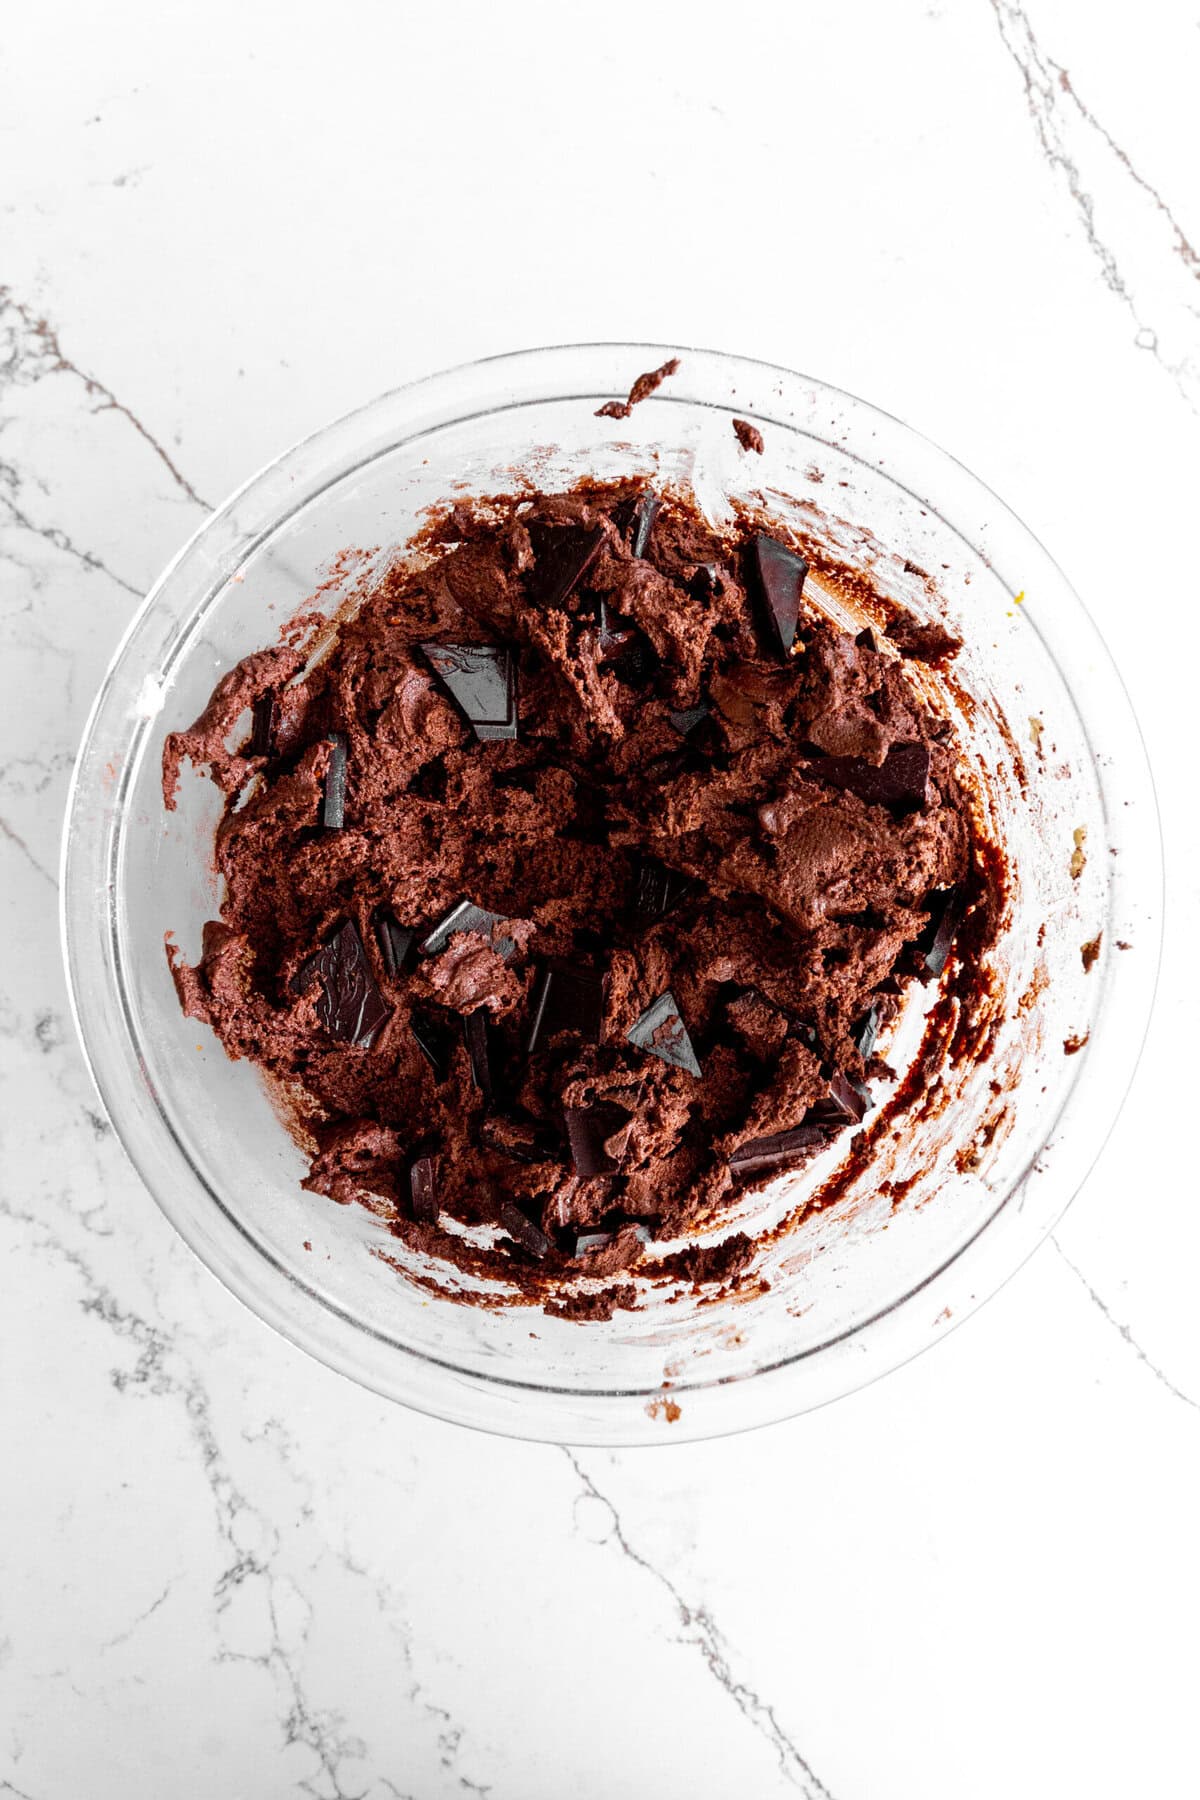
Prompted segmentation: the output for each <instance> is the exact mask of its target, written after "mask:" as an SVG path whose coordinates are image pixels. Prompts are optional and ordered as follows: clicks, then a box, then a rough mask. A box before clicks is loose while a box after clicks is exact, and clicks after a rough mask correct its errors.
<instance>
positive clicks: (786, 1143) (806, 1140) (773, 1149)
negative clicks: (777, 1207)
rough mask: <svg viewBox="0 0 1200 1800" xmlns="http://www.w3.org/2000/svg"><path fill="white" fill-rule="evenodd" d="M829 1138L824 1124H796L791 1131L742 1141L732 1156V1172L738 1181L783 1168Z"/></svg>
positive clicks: (730, 1162) (730, 1169) (730, 1164)
mask: <svg viewBox="0 0 1200 1800" xmlns="http://www.w3.org/2000/svg"><path fill="white" fill-rule="evenodd" d="M829 1141H830V1139H829V1132H828V1131H827V1130H825V1129H824V1128H823V1127H822V1126H820V1125H796V1126H794V1127H793V1129H792V1130H791V1131H776V1132H772V1133H771V1134H770V1136H768V1137H759V1138H749V1139H748V1140H747V1142H746V1143H744V1144H739V1145H738V1147H737V1149H736V1150H735V1151H734V1153H733V1155H732V1156H731V1157H730V1159H729V1171H730V1174H731V1175H733V1176H734V1178H735V1179H736V1180H741V1181H745V1180H747V1179H748V1178H749V1177H750V1176H752V1175H764V1174H766V1173H767V1172H768V1170H771V1169H782V1168H784V1167H786V1165H787V1164H788V1163H790V1162H794V1161H795V1159H796V1158H797V1157H798V1156H802V1155H804V1154H805V1153H806V1152H807V1151H809V1150H815V1149H817V1148H818V1147H819V1146H821V1145H822V1144H827V1143H828V1142H829Z"/></svg>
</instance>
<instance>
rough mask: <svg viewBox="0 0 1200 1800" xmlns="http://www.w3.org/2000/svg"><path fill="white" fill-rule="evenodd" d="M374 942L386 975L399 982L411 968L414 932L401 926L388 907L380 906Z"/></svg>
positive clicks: (415, 935)
mask: <svg viewBox="0 0 1200 1800" xmlns="http://www.w3.org/2000/svg"><path fill="white" fill-rule="evenodd" d="M375 942H376V943H377V944H378V945H379V954H380V956H382V958H383V966H384V968H385V969H386V971H387V973H388V974H389V975H390V977H391V979H392V980H393V981H399V979H400V977H401V976H402V975H406V974H407V973H408V971H409V969H410V967H411V966H412V962H413V953H414V951H415V950H416V947H417V934H416V932H415V931H412V930H410V929H409V927H408V926H407V925H401V923H400V921H399V920H398V919H397V917H396V915H395V913H394V912H392V911H391V910H390V909H389V908H388V907H386V906H381V907H380V909H379V911H378V912H377V913H376V915H375Z"/></svg>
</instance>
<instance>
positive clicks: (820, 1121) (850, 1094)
mask: <svg viewBox="0 0 1200 1800" xmlns="http://www.w3.org/2000/svg"><path fill="white" fill-rule="evenodd" d="M870 1104H871V1095H870V1093H869V1091H868V1090H867V1089H866V1088H864V1087H860V1085H859V1084H858V1082H856V1081H851V1080H850V1079H849V1077H848V1076H846V1075H843V1074H842V1073H841V1072H840V1071H838V1072H837V1073H836V1074H834V1075H833V1077H832V1078H831V1080H830V1083H829V1092H828V1094H827V1095H826V1096H825V1097H824V1099H822V1100H818V1101H816V1103H815V1104H814V1105H812V1106H810V1107H809V1109H808V1111H807V1112H806V1113H805V1115H804V1118H803V1120H802V1121H801V1123H802V1124H804V1125H819V1126H826V1127H830V1128H832V1129H833V1130H835V1131H840V1130H841V1129H842V1128H843V1127H844V1126H846V1125H857V1124H858V1123H859V1121H860V1120H861V1119H862V1118H863V1116H864V1114H865V1113H866V1111H867V1108H868V1107H869V1106H870Z"/></svg>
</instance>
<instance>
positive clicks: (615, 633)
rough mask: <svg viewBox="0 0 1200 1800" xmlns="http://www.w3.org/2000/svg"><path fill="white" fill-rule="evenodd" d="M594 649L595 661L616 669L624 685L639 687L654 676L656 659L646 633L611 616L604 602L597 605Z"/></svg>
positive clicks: (627, 621) (620, 618) (614, 613)
mask: <svg viewBox="0 0 1200 1800" xmlns="http://www.w3.org/2000/svg"><path fill="white" fill-rule="evenodd" d="M597 647H598V649H599V651H600V655H599V658H598V660H599V661H600V662H601V663H605V664H608V665H610V666H611V667H612V668H613V669H615V670H616V672H617V674H618V675H619V676H620V677H621V678H622V680H624V681H628V682H632V683H633V684H635V685H637V686H640V685H641V684H642V683H643V682H645V681H648V680H649V679H650V676H651V675H652V674H653V673H654V667H655V661H656V658H655V655H654V651H653V650H652V649H651V647H650V640H649V639H648V638H647V636H646V634H645V632H644V631H641V630H639V628H638V627H637V626H636V625H632V624H630V622H629V620H628V619H623V618H622V617H621V615H620V613H616V612H614V611H613V610H612V608H611V607H610V606H609V604H608V601H607V600H601V602H600V630H599V632H598V633H597Z"/></svg>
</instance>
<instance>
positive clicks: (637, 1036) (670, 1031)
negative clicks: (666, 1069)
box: [626, 988, 700, 1075]
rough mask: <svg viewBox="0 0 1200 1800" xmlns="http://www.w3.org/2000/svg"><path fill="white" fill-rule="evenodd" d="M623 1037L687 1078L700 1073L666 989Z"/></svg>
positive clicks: (678, 1013) (685, 1029) (669, 992)
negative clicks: (682, 1072) (684, 1072)
mask: <svg viewBox="0 0 1200 1800" xmlns="http://www.w3.org/2000/svg"><path fill="white" fill-rule="evenodd" d="M626 1036H627V1037H628V1039H629V1042H630V1043H631V1044H635V1045H636V1046H637V1048H638V1049H639V1050H648V1051H649V1052H650V1055H651V1056H657V1057H658V1058H659V1060H660V1061H662V1062H665V1063H670V1064H671V1066H672V1068H676V1069H686V1070H687V1072H688V1074H689V1075H699V1074H700V1064H699V1062H698V1061H697V1059H696V1052H695V1051H694V1050H693V1048H692V1040H691V1038H690V1037H689V1036H688V1032H687V1026H686V1025H685V1024H684V1022H683V1019H682V1017H681V1016H680V1012H679V1008H678V1006H677V1005H676V1004H675V996H674V994H672V993H671V991H670V989H669V988H668V990H667V992H666V993H665V994H660V995H659V996H658V999H657V1000H654V1001H652V1002H651V1003H650V1005H649V1006H648V1007H647V1008H646V1010H645V1012H644V1013H643V1014H642V1016H641V1018H640V1019H638V1020H636V1021H635V1023H634V1024H633V1025H632V1026H631V1028H630V1029H629V1031H628V1032H627V1033H626Z"/></svg>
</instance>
